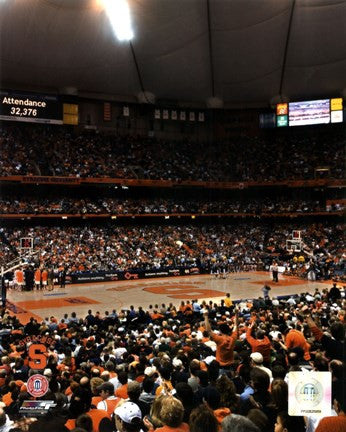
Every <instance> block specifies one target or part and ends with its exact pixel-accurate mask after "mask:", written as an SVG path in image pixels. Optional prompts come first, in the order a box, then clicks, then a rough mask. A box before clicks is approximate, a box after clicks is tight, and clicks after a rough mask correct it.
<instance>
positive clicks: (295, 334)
mask: <svg viewBox="0 0 346 432" xmlns="http://www.w3.org/2000/svg"><path fill="white" fill-rule="evenodd" d="M285 345H286V347H287V348H294V347H297V346H299V347H301V348H302V349H303V351H304V360H310V358H311V357H310V345H309V344H308V343H307V341H306V339H305V337H304V335H303V333H302V332H300V331H298V330H290V331H289V332H288V334H287V336H286V339H285Z"/></svg>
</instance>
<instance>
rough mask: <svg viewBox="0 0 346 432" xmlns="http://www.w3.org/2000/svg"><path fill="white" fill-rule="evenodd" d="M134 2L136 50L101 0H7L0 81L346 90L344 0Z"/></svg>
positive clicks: (234, 99)
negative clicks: (120, 37) (118, 34)
mask: <svg viewBox="0 0 346 432" xmlns="http://www.w3.org/2000/svg"><path fill="white" fill-rule="evenodd" d="M128 3H129V6H130V10H131V16H132V21H133V26H134V32H135V38H134V39H133V41H132V47H133V50H132V49H131V46H130V44H129V43H128V42H119V41H117V40H116V39H115V36H114V35H113V32H112V29H111V27H110V23H109V21H108V18H107V16H106V14H105V12H104V11H103V9H102V8H101V7H100V0H0V26H1V27H0V48H1V65H0V66H1V69H0V79H1V87H2V88H13V89H17V90H25V89H28V90H37V91H43V92H45V91H47V92H58V91H59V90H60V89H62V88H65V87H74V88H75V89H76V90H77V91H78V93H79V94H80V95H81V96H83V95H86V94H88V95H90V94H93V95H94V96H95V97H106V96H107V97H109V98H115V99H124V100H136V96H137V95H138V94H139V93H140V92H141V91H142V90H145V91H147V92H151V93H153V94H154V95H155V97H156V100H157V101H160V100H165V101H166V100H172V101H177V102H185V103H192V104H194V103H195V104H196V105H197V104H198V105H203V104H205V102H206V100H207V98H209V97H212V96H216V97H218V98H220V99H222V100H223V101H224V106H226V107H227V106H230V107H231V106H253V105H256V106H267V105H268V104H269V103H270V101H271V100H272V98H274V97H275V96H277V95H279V93H280V90H281V95H283V96H286V97H288V98H289V99H290V100H297V99H299V100H300V99H313V98H319V97H328V96H330V97H332V96H339V95H343V96H346V0H342V1H341V0H339V1H337V0H295V1H294V0H280V1H278V0H128ZM208 7H209V20H208ZM292 8H293V14H292V20H291V12H292ZM288 36H289V37H288ZM287 38H288V45H287V51H286V41H287ZM209 40H210V41H211V44H209ZM136 63H137V64H136ZM211 65H212V68H211ZM283 66H284V69H283ZM137 67H138V70H137ZM142 86H143V87H142ZM213 89H214V94H213Z"/></svg>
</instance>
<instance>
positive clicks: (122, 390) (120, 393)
mask: <svg viewBox="0 0 346 432" xmlns="http://www.w3.org/2000/svg"><path fill="white" fill-rule="evenodd" d="M118 380H119V382H120V384H121V387H119V388H117V389H116V390H115V396H117V397H119V398H121V399H127V398H128V397H129V395H128V394H127V383H128V376H127V373H126V372H124V371H121V372H119V373H118Z"/></svg>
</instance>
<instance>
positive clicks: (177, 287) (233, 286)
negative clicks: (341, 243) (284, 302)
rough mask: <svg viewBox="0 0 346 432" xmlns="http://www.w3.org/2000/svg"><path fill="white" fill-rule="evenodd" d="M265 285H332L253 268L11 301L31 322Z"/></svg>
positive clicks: (283, 290) (69, 289) (288, 289)
mask: <svg viewBox="0 0 346 432" xmlns="http://www.w3.org/2000/svg"><path fill="white" fill-rule="evenodd" d="M265 283H267V284H269V285H270V286H271V288H272V290H271V292H270V295H271V297H275V296H280V295H287V294H296V293H301V292H307V291H309V292H313V291H314V290H315V288H316V287H318V288H320V289H322V288H330V287H331V286H332V283H331V282H330V281H327V282H309V281H306V280H302V279H298V278H294V277H287V276H281V275H280V279H279V283H273V282H271V278H270V275H269V273H268V272H248V273H234V274H231V275H230V276H229V277H228V278H227V279H215V277H214V276H210V275H199V276H178V277H171V278H160V279H158V278H156V279H140V280H131V281H120V282H119V281H115V282H98V283H87V284H78V285H66V288H64V289H61V288H57V287H56V288H55V289H54V291H50V292H47V291H31V292H18V291H12V290H9V291H8V295H7V299H8V308H9V310H10V312H11V314H12V315H14V314H15V315H16V316H17V317H18V318H19V319H20V321H21V322H23V323H26V322H27V321H28V320H29V318H30V317H31V316H34V317H36V318H37V319H39V320H41V319H43V318H45V317H50V316H52V315H54V316H55V317H57V318H59V319H60V318H62V317H63V315H64V314H65V313H68V314H69V315H70V314H71V312H76V313H77V316H78V317H84V316H85V315H86V314H87V311H88V309H92V311H93V312H96V311H100V313H101V315H103V314H104V312H105V311H106V310H108V311H111V310H112V309H117V310H120V309H122V308H128V307H129V306H130V305H134V306H135V307H136V308H137V307H138V306H143V308H147V307H148V306H149V305H150V304H153V305H154V304H159V305H161V303H166V304H168V303H173V304H175V305H179V304H180V302H181V301H182V300H189V299H190V300H191V299H194V298H197V299H199V300H214V301H216V302H219V301H220V300H221V299H222V298H224V297H225V294H226V293H230V295H231V298H232V299H233V300H238V299H247V298H256V297H260V296H262V291H261V288H262V286H263V285H264V284H265Z"/></svg>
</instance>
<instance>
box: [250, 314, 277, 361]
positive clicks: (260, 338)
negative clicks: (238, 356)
mask: <svg viewBox="0 0 346 432" xmlns="http://www.w3.org/2000/svg"><path fill="white" fill-rule="evenodd" d="M255 328H256V324H255V323H254V322H253V323H252V324H251V325H250V326H249V327H248V329H247V332H246V340H247V342H248V343H249V345H250V346H251V349H252V352H253V353H254V352H259V353H261V354H262V356H263V362H264V363H266V364H267V365H268V364H269V363H270V351H271V343H270V340H269V338H268V337H267V336H266V335H265V332H264V331H263V330H261V329H258V330H257V331H256V337H253V336H252V330H254V329H255Z"/></svg>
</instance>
